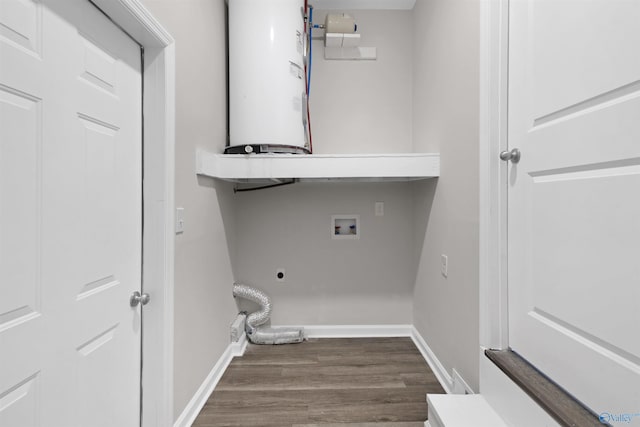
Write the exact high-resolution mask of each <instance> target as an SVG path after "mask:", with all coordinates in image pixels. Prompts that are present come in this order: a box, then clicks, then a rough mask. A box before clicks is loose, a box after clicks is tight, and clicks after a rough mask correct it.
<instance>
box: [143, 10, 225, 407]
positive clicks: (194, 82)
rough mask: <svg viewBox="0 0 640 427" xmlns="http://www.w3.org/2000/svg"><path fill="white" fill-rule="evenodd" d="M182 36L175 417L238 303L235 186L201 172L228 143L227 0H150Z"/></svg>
mask: <svg viewBox="0 0 640 427" xmlns="http://www.w3.org/2000/svg"><path fill="white" fill-rule="evenodd" d="M143 1H144V4H145V6H147V7H148V9H149V10H150V11H151V13H152V14H153V15H154V16H155V17H156V18H157V19H158V20H159V21H160V22H161V23H162V25H163V26H165V27H166V28H167V30H168V31H169V32H170V33H171V35H172V36H173V37H174V39H175V40H176V56H177V58H176V64H177V65H176V79H177V80H176V112H177V113H176V182H175V186H176V206H182V207H184V208H185V222H186V225H185V232H184V233H183V234H179V235H177V236H176V263H175V333H174V344H175V348H174V375H175V377H174V387H175V388H174V417H175V418H177V417H178V416H179V415H180V413H182V411H183V409H184V407H185V405H186V404H187V403H188V402H189V400H190V399H191V398H192V397H193V395H194V394H195V392H196V390H197V389H198V387H199V386H200V385H201V384H202V382H203V381H204V379H205V378H206V377H207V375H208V374H209V372H210V371H211V369H212V367H213V366H214V364H215V363H216V362H217V360H218V359H219V358H220V356H221V355H222V353H223V351H224V350H225V349H226V347H227V345H228V344H229V324H230V323H231V321H232V320H233V318H234V317H235V313H236V307H235V304H234V301H233V297H232V296H231V285H232V283H233V274H232V271H231V263H230V259H229V250H228V247H229V246H231V245H232V244H233V241H232V240H228V239H227V237H228V236H229V237H231V236H233V234H234V233H233V230H234V225H233V215H232V213H231V210H232V206H231V203H232V201H231V199H230V198H231V194H232V193H231V187H230V185H229V184H225V183H222V182H214V181H213V180H210V179H206V178H200V179H199V178H197V177H196V174H195V151H196V149H198V148H201V149H206V150H210V151H214V152H220V151H221V150H222V149H223V147H224V145H225V140H226V139H225V136H226V104H225V96H226V95H225V93H226V89H225V87H226V84H225V78H226V75H225V72H226V71H225V23H224V16H225V15H224V13H225V3H224V0H189V1H180V0H143Z"/></svg>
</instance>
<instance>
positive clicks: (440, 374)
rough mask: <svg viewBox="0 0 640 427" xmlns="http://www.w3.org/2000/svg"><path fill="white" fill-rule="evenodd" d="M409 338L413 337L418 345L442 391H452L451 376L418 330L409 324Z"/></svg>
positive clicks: (449, 392)
mask: <svg viewBox="0 0 640 427" xmlns="http://www.w3.org/2000/svg"><path fill="white" fill-rule="evenodd" d="M411 338H412V339H413V342H414V343H415V345H416V347H418V350H420V353H422V357H424V360H426V361H427V364H428V365H429V367H430V368H431V370H432V371H433V373H434V374H435V376H436V378H437V379H438V382H440V385H442V388H444V391H446V392H447V393H448V394H451V393H453V378H452V377H451V375H449V373H448V372H447V370H446V369H445V368H444V365H442V363H441V362H440V360H438V358H437V357H436V355H435V353H434V352H433V351H431V348H429V346H428V345H427V342H426V341H425V340H424V338H422V335H420V332H418V330H417V329H416V328H415V326H411Z"/></svg>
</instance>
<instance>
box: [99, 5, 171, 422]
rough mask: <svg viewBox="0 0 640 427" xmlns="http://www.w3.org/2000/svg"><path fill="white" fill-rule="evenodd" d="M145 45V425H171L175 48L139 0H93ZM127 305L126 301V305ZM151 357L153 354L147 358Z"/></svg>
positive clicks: (143, 351)
mask: <svg viewBox="0 0 640 427" xmlns="http://www.w3.org/2000/svg"><path fill="white" fill-rule="evenodd" d="M90 1H91V2H93V3H94V4H95V5H96V6H97V7H98V8H99V9H101V10H102V11H103V12H104V13H106V14H107V15H108V16H109V18H111V20H112V21H113V22H114V23H115V24H116V25H118V26H120V27H121V28H122V29H123V30H124V31H126V32H127V33H129V35H130V36H131V37H132V38H134V39H135V40H136V41H137V42H138V43H139V44H140V45H141V46H142V47H143V48H144V68H143V70H142V73H143V74H142V75H143V82H144V83H143V95H142V97H143V124H142V125H143V135H144V136H143V142H142V147H143V190H142V198H143V201H142V203H143V235H142V249H143V250H142V289H143V290H144V292H147V293H149V294H150V296H151V304H149V305H148V306H146V307H145V308H144V322H143V325H142V332H143V343H142V361H141V362H142V366H143V367H144V370H143V376H142V390H144V393H143V394H142V400H141V403H142V414H141V415H142V423H141V425H142V427H155V426H158V427H169V426H172V425H173V288H174V246H175V242H174V236H175V235H174V225H173V224H174V175H175V170H174V169H175V161H174V159H175V45H174V40H173V38H172V37H171V35H170V34H169V33H168V32H167V31H166V30H165V29H164V28H163V27H162V25H160V23H159V22H158V21H157V20H156V19H155V18H154V17H153V16H152V15H151V13H149V12H148V11H147V9H146V8H145V7H144V6H143V5H142V4H141V3H140V1H139V0H118V1H113V0H90ZM125 303H126V302H125ZM147 355H150V356H147Z"/></svg>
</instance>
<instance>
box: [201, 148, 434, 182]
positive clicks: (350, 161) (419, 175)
mask: <svg viewBox="0 0 640 427" xmlns="http://www.w3.org/2000/svg"><path fill="white" fill-rule="evenodd" d="M196 173H197V174H198V175H204V176H209V177H213V178H218V179H222V180H225V181H232V182H249V181H259V180H260V181H264V180H268V181H280V180H283V179H292V178H297V179H300V180H301V181H333V180H344V181H374V182H375V181H415V180H420V179H427V178H435V177H438V176H440V154H438V153H407V154H395V153H394V154H308V155H304V154H215V153H208V152H205V151H199V152H198V153H197V154H196Z"/></svg>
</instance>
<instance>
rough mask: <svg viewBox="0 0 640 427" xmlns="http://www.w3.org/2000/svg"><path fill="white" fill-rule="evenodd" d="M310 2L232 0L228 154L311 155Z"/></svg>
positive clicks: (230, 14) (230, 7)
mask: <svg viewBox="0 0 640 427" xmlns="http://www.w3.org/2000/svg"><path fill="white" fill-rule="evenodd" d="M304 8H305V6H304V0H258V1H257V0H229V138H230V142H229V146H228V147H227V148H226V149H225V153H228V154H240V153H241V154H246V153H251V152H255V153H261V152H270V153H295V154H305V153H309V152H310V146H309V142H308V139H309V135H308V113H307V105H308V104H307V90H306V73H305V63H304V60H305V52H306V49H307V46H306V44H307V42H306V35H305V21H304V16H305V10H304Z"/></svg>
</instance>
